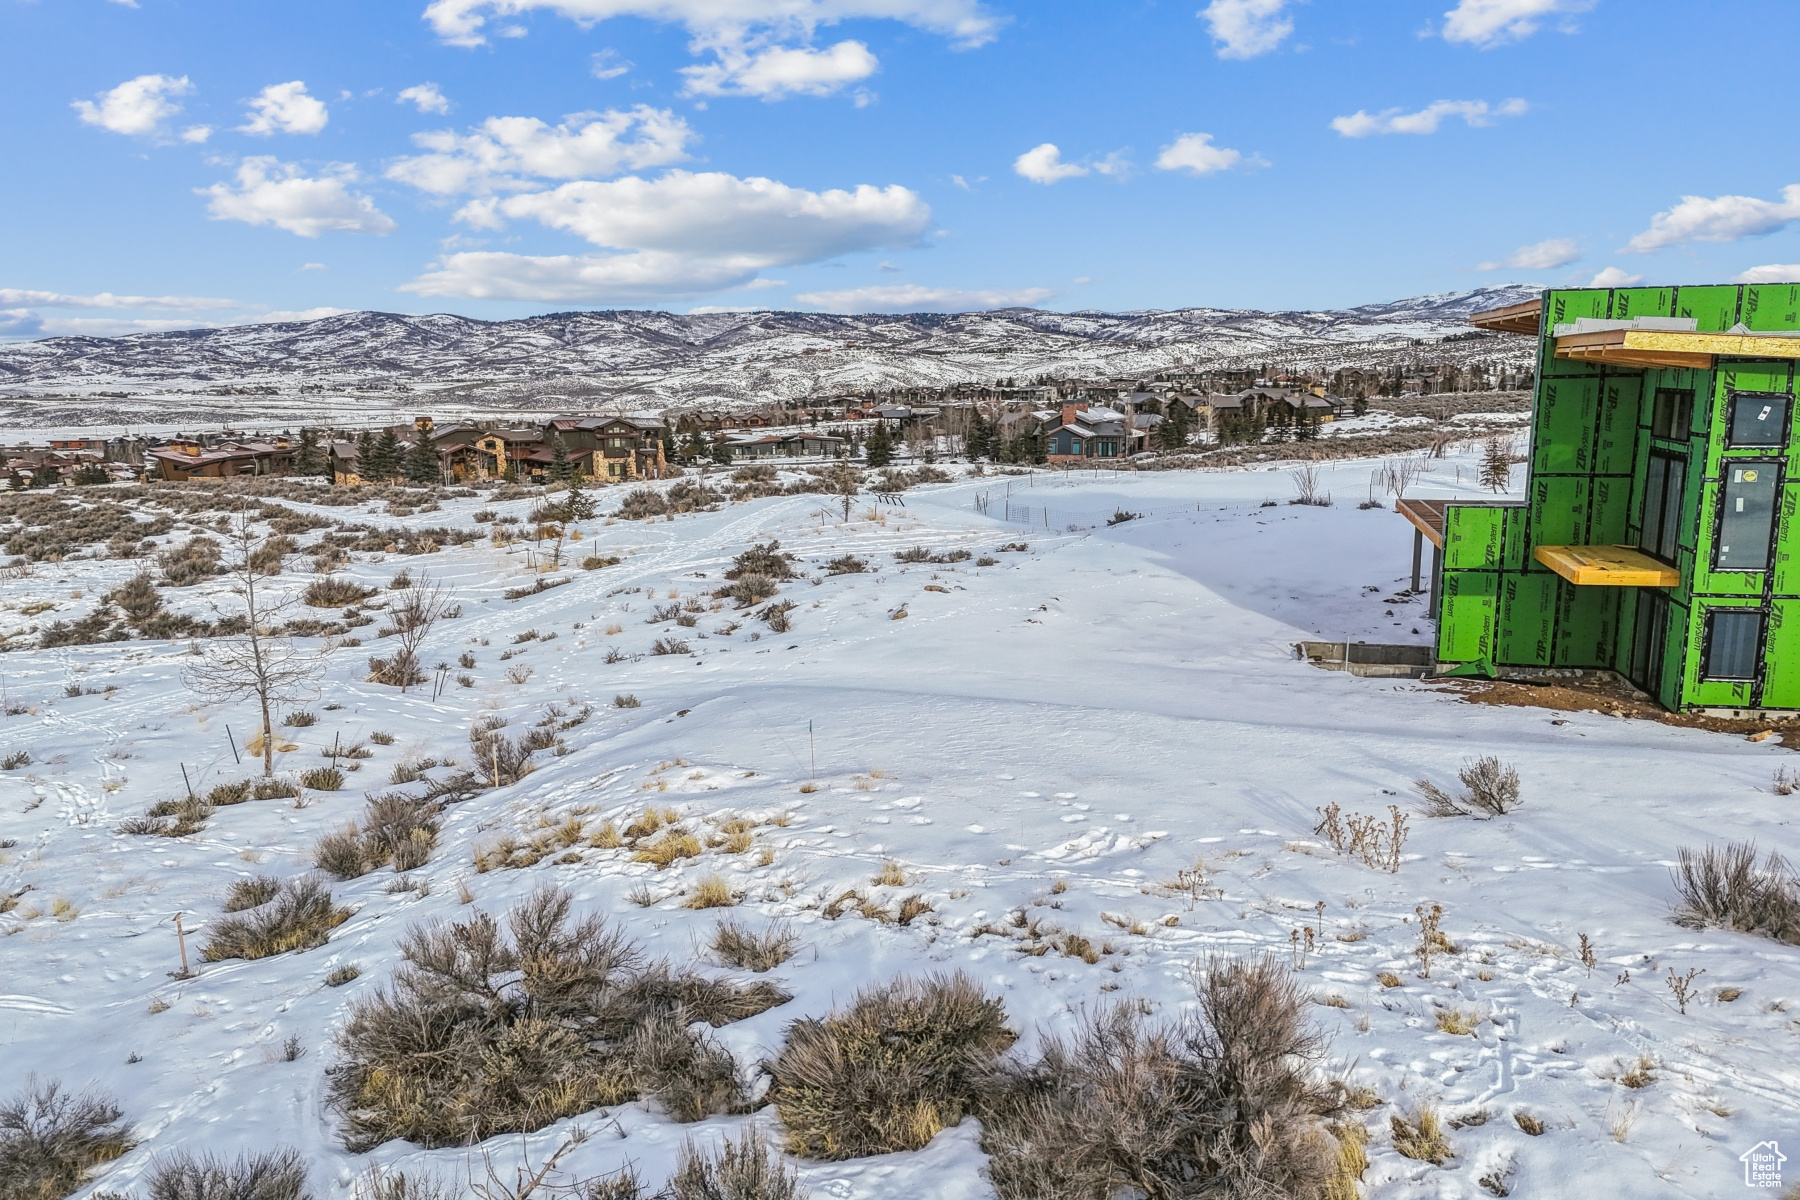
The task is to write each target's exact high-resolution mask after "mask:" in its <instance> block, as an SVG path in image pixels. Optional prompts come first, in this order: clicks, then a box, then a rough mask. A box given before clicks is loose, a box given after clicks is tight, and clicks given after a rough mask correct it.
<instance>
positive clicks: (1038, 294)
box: [794, 284, 1056, 313]
mask: <svg viewBox="0 0 1800 1200" xmlns="http://www.w3.org/2000/svg"><path fill="white" fill-rule="evenodd" d="M1054 295H1056V293H1055V292H1053V291H1051V290H1050V289H1049V288H1020V289H1018V290H1016V291H964V290H963V289H961V288H934V287H919V286H916V285H913V284H895V285H892V286H889V287H862V288H843V289H840V290H837V291H830V292H802V293H801V294H800V295H798V296H795V297H794V300H795V301H796V302H797V303H800V304H804V305H806V306H807V307H808V308H823V309H827V310H829V311H831V312H843V313H866V312H971V311H977V310H986V309H995V308H1026V307H1029V306H1031V305H1033V304H1040V303H1042V302H1043V301H1045V300H1048V299H1049V298H1050V297H1052V296H1054Z"/></svg>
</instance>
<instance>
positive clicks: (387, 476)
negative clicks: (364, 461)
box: [363, 428, 401, 483]
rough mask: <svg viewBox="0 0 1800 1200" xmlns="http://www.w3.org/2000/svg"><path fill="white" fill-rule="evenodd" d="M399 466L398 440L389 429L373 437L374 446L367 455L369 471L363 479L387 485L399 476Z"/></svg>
mask: <svg viewBox="0 0 1800 1200" xmlns="http://www.w3.org/2000/svg"><path fill="white" fill-rule="evenodd" d="M400 466H401V463H400V439H399V438H398V437H397V436H395V434H394V431H393V430H392V429H391V428H389V429H383V430H382V431H381V432H380V433H378V434H376V435H375V444H374V446H373V447H372V448H371V450H370V453H369V469H368V471H366V472H365V473H364V474H363V478H364V479H370V478H373V479H378V480H380V481H381V482H383V483H387V482H389V481H390V480H392V479H393V478H394V477H395V476H397V475H399V474H400Z"/></svg>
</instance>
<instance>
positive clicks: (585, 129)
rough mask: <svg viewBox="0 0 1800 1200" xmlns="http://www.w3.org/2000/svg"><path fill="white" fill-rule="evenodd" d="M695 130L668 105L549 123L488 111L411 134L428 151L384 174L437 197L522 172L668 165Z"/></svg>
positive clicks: (514, 181) (552, 174) (505, 184)
mask: <svg viewBox="0 0 1800 1200" xmlns="http://www.w3.org/2000/svg"><path fill="white" fill-rule="evenodd" d="M693 137H694V131H693V130H692V129H691V128H689V127H688V124H687V122H686V121H684V120H682V119H681V118H680V117H678V116H676V115H675V114H674V113H672V112H670V111H669V110H668V109H666V108H650V107H647V106H645V105H641V104H640V105H638V106H637V107H636V108H633V109H631V110H629V111H620V110H618V109H609V110H607V111H606V112H603V113H591V112H586V113H572V114H570V115H569V116H567V117H564V118H563V121H562V124H560V125H556V126H550V125H547V124H545V123H544V122H543V121H540V120H538V119H537V118H536V117H489V118H488V119H487V120H486V121H483V122H482V123H481V124H480V125H478V126H476V127H475V128H474V129H472V130H470V131H469V132H468V133H464V134H458V133H454V132H452V131H450V130H440V131H437V132H433V133H421V134H415V135H414V137H413V141H414V142H415V143H417V144H418V145H419V146H420V147H422V148H423V149H426V150H430V151H432V153H430V154H421V155H418V156H416V157H414V158H403V159H400V160H399V161H398V162H396V163H394V164H393V166H391V167H389V168H388V172H387V175H388V178H389V179H397V180H400V181H401V182H403V183H410V184H411V185H413V186H414V187H416V188H420V189H422V190H424V191H427V192H433V193H435V194H437V195H440V196H450V195H456V194H458V193H467V194H476V195H479V194H482V193H485V192H491V191H495V190H511V189H518V188H521V187H525V186H529V185H527V184H525V183H524V182H523V179H524V178H526V177H531V178H541V179H579V178H581V177H582V176H584V175H615V174H617V173H618V172H620V171H627V170H640V169H642V168H644V167H658V166H665V165H667V164H669V163H674V162H680V161H681V160H682V159H684V158H686V157H687V145H688V143H689V142H690V141H691V140H692V139H693Z"/></svg>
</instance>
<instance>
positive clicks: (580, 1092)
mask: <svg viewBox="0 0 1800 1200" xmlns="http://www.w3.org/2000/svg"><path fill="white" fill-rule="evenodd" d="M400 950H401V956H402V958H403V959H404V960H405V961H404V965H403V966H402V967H401V968H400V969H399V970H398V971H397V972H396V973H395V976H394V980H393V983H392V984H391V985H390V986H389V987H388V988H386V989H383V990H382V991H380V992H377V993H375V994H374V995H372V996H370V997H368V998H367V999H365V1000H363V1001H361V1002H360V1003H358V1004H357V1005H356V1006H355V1007H354V1008H353V1009H352V1011H351V1016H350V1020H349V1021H348V1023H347V1024H346V1025H345V1026H344V1028H343V1029H342V1031H341V1032H340V1033H339V1034H338V1039H337V1041H338V1051H339V1055H340V1065H339V1067H338V1069H337V1070H336V1072H335V1073H334V1074H333V1076H332V1077H331V1081H330V1088H331V1092H332V1100H333V1103H334V1104H335V1105H336V1107H337V1108H338V1110H339V1111H340V1112H341V1113H342V1114H343V1116H344V1129H343V1136H344V1142H345V1145H346V1146H347V1147H349V1148H350V1149H351V1150H352V1151H353V1152H358V1153H360V1152H362V1151H364V1150H367V1149H369V1148H372V1147H374V1146H377V1145H379V1144H381V1143H382V1142H384V1141H387V1140H389V1139H391V1138H396V1137H398V1138H405V1139H406V1140H408V1141H411V1142H414V1143H417V1144H418V1145H421V1146H426V1147H443V1146H461V1145H466V1144H469V1143H472V1142H475V1141H479V1140H481V1139H483V1138H487V1137H490V1136H492V1135H494V1134H496V1133H504V1132H521V1133H524V1132H530V1131H532V1130H536V1129H541V1128H543V1127H544V1126H546V1125H549V1124H551V1123H553V1122H555V1121H558V1120H561V1119H563V1118H565V1117H569V1116H574V1115H576V1114H578V1113H583V1112H587V1111H589V1110H590V1109H593V1108H597V1107H600V1106H603V1105H611V1104H620V1103H624V1102H626V1101H629V1100H632V1099H636V1098H639V1097H644V1098H653V1099H655V1100H656V1101H657V1102H658V1104H660V1105H661V1106H662V1107H663V1109H664V1110H665V1111H666V1112H667V1113H668V1114H669V1115H670V1116H672V1117H674V1118H675V1119H676V1120H680V1121H696V1120H700V1119H701V1118H703V1117H705V1116H708V1115H710V1114H712V1113H717V1112H729V1111H737V1110H738V1109H739V1108H740V1107H741V1106H742V1105H743V1103H744V1094H743V1088H742V1084H741V1081H740V1080H739V1078H738V1075H737V1068H736V1064H735V1062H734V1060H733V1059H732V1058H731V1056H730V1055H729V1054H728V1053H726V1052H725V1051H724V1050H723V1049H721V1048H720V1047H718V1046H717V1045H715V1044H714V1043H713V1042H711V1041H710V1040H709V1039H707V1038H705V1037H704V1036H702V1035H700V1034H698V1033H695V1032H693V1030H692V1026H694V1025H695V1023H697V1022H702V1021H703V1022H706V1023H707V1024H711V1025H714V1026H717V1025H723V1024H727V1023H729V1022H732V1021H738V1020H742V1019H744V1018H745V1017H749V1016H754V1015H755V1014H756V1013H759V1012H762V1011H764V1010H766V1009H768V1008H770V1007H773V1006H774V1005H777V1004H781V1003H784V1002H785V1001H786V1000H787V999H788V998H789V997H788V995H787V993H785V992H782V991H781V990H780V989H778V988H775V987H772V986H770V985H769V984H767V983H757V984H751V985H748V986H738V985H733V984H728V983H722V982H719V981H716V980H709V979H705V978H702V977H699V976H696V975H693V974H692V973H688V972H675V971H671V970H670V969H669V968H668V967H667V966H666V965H662V964H652V965H650V966H648V967H646V966H645V965H644V963H643V959H642V955H641V954H640V952H639V951H638V950H637V949H636V947H634V946H632V945H631V944H630V943H629V942H627V941H626V940H625V939H624V938H623V936H621V935H619V934H617V933H614V932H612V931H610V930H609V929H608V928H607V926H606V922H605V920H604V919H603V918H601V917H599V916H597V915H595V916H589V917H585V918H582V919H580V920H576V919H574V918H573V916H572V900H571V897H570V896H569V894H568V893H566V892H563V891H560V890H558V889H555V888H540V889H538V890H537V891H536V892H534V893H533V894H532V896H531V897H530V899H528V900H527V901H525V902H524V903H522V904H520V905H519V906H518V907H517V908H515V909H513V910H512V911H511V912H510V913H508V914H507V916H506V921H505V928H504V931H503V930H502V926H501V923H500V922H499V921H498V920H496V919H495V918H494V917H492V916H489V915H487V914H485V913H477V914H474V915H473V916H471V917H470V918H469V919H468V920H467V921H460V922H456V923H453V924H449V925H433V926H421V927H415V928H414V929H412V930H411V931H410V932H408V933H407V934H406V936H405V937H404V939H403V940H402V942H401V946H400Z"/></svg>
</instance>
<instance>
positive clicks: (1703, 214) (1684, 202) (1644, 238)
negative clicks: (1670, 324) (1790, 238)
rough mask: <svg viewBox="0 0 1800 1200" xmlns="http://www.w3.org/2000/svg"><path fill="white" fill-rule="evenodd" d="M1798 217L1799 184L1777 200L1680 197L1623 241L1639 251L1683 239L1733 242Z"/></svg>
mask: <svg viewBox="0 0 1800 1200" xmlns="http://www.w3.org/2000/svg"><path fill="white" fill-rule="evenodd" d="M1796 220H1800V184H1789V185H1788V186H1787V187H1785V188H1783V189H1782V190H1781V199H1780V200H1760V199H1758V198H1757V197H1755V196H1711V197H1708V196H1683V197H1682V198H1681V203H1680V204H1677V205H1676V206H1675V207H1674V208H1671V209H1669V210H1667V211H1665V212H1659V213H1657V214H1656V215H1655V216H1654V217H1652V218H1650V228H1648V229H1646V230H1645V231H1644V232H1642V233H1640V234H1638V235H1637V236H1636V237H1634V238H1632V239H1631V240H1630V241H1629V242H1627V243H1625V249H1626V250H1628V251H1633V252H1635V253H1638V254H1647V253H1649V252H1650V251H1652V250H1662V249H1665V248H1666V247H1669V246H1678V245H1680V244H1681V243H1683V242H1735V241H1737V240H1738V239H1739V238H1747V237H1757V236H1759V235H1761V234H1765V233H1774V232H1775V231H1776V230H1778V229H1781V228H1783V227H1784V226H1786V225H1787V224H1788V223H1789V222H1791V221H1796Z"/></svg>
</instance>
